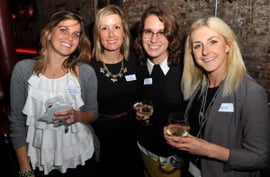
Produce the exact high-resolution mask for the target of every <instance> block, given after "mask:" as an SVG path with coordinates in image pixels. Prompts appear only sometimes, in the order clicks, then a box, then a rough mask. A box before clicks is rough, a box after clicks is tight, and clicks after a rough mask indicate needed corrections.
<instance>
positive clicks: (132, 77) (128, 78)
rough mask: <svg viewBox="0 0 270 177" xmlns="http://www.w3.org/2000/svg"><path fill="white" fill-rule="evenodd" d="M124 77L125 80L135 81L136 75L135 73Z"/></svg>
mask: <svg viewBox="0 0 270 177" xmlns="http://www.w3.org/2000/svg"><path fill="white" fill-rule="evenodd" d="M125 78H126V81H135V80H136V75H135V74H130V75H126V76H125Z"/></svg>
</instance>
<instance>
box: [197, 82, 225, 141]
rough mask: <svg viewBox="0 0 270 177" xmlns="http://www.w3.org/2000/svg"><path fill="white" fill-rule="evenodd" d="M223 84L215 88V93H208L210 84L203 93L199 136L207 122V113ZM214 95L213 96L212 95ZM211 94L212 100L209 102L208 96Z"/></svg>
mask: <svg viewBox="0 0 270 177" xmlns="http://www.w3.org/2000/svg"><path fill="white" fill-rule="evenodd" d="M220 88H221V86H220V85H219V86H218V88H217V90H215V93H214V94H213V95H212V94H209V93H208V86H207V89H206V90H205V91H204V93H203V95H202V100H201V107H200V111H199V127H200V128H199V132H198V134H197V136H200V135H201V133H202V129H203V127H204V125H205V123H206V117H205V115H206V114H207V112H208V111H209V110H210V108H211V106H212V104H213V102H214V100H215V98H216V96H217V94H218V92H219V90H220ZM211 95H212V96H211ZM209 96H211V97H212V98H211V100H210V102H209V103H207V97H209Z"/></svg>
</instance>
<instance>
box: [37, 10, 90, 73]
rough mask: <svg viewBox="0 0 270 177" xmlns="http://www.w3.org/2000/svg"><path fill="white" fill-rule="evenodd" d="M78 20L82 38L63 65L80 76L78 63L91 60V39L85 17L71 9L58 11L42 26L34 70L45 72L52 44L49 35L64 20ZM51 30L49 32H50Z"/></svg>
mask: <svg viewBox="0 0 270 177" xmlns="http://www.w3.org/2000/svg"><path fill="white" fill-rule="evenodd" d="M69 19H71V20H76V21H78V22H79V24H80V26H81V31H80V39H79V46H78V48H77V49H76V50H75V51H74V52H73V53H72V54H71V55H70V56H69V57H68V58H67V59H66V60H65V61H64V63H63V66H64V67H65V68H68V69H70V70H71V71H72V72H73V73H75V75H76V76H78V74H79V73H78V71H76V65H77V64H78V62H87V61H88V60H89V54H90V52H91V50H90V45H91V44H90V41H89V38H88V35H87V34H86V31H85V24H84V21H83V18H82V17H81V16H80V15H78V14H77V13H75V12H71V11H58V12H56V13H54V14H53V15H52V16H51V17H50V18H49V21H48V23H47V24H46V25H45V27H43V28H42V30H41V33H40V36H41V37H40V44H41V49H40V56H39V57H38V60H37V62H36V64H35V67H34V72H35V73H36V74H37V75H39V74H40V73H42V72H44V71H45V69H46V67H47V63H48V46H49V45H50V42H49V38H48V35H49V33H50V32H51V31H52V30H53V28H54V27H56V26H57V25H58V24H59V23H60V22H62V21H64V20H69ZM48 31H49V33H48Z"/></svg>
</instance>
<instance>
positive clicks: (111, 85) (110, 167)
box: [90, 56, 143, 177]
mask: <svg viewBox="0 0 270 177" xmlns="http://www.w3.org/2000/svg"><path fill="white" fill-rule="evenodd" d="M90 65H91V66H92V67H93V68H94V69H95V71H96V75H97V80H98V105H99V115H100V116H99V118H98V119H97V120H96V121H95V122H94V123H93V124H92V125H93V128H94V130H95V132H96V134H97V136H98V137H99V140H100V146H101V153H100V162H99V163H98V166H97V167H96V171H95V173H96V175H97V176H119V177H122V176H126V174H130V177H140V176H143V164H142V162H141V159H140V154H139V151H138V147H137V144H136V141H137V138H136V136H137V131H136V129H135V127H136V126H135V125H136V124H137V123H138V122H137V120H136V119H135V112H134V110H133V104H134V103H135V102H137V101H138V99H137V97H138V88H137V86H138V84H137V76H136V69H137V64H136V58H135V57H133V56H130V57H129V59H128V60H124V65H123V66H122V62H119V63H116V64H106V65H105V67H107V68H105V71H104V64H103V63H102V62H98V61H96V60H95V59H92V60H91V62H90ZM123 67H124V70H122V71H123V72H120V71H121V68H123ZM106 69H107V70H106ZM108 71H109V72H110V74H108ZM122 74H123V75H122ZM109 75H111V76H112V75H114V76H115V78H113V77H110V76H109ZM108 76H109V77H108ZM116 76H117V77H116ZM123 112H128V114H127V115H123V116H120V117H117V118H112V119H111V118H108V117H106V116H109V117H110V116H111V115H112V116H113V115H116V114H119V113H123ZM127 162H132V164H133V165H130V163H127ZM119 166H121V168H120V171H119ZM130 172H132V174H131V173H130Z"/></svg>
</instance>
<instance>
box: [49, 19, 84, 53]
mask: <svg viewBox="0 0 270 177" xmlns="http://www.w3.org/2000/svg"><path fill="white" fill-rule="evenodd" d="M80 31H81V26H80V23H79V22H78V21H76V20H70V19H68V20H63V21H61V22H60V23H59V24H58V25H57V26H55V27H54V28H53V29H52V31H50V32H47V33H48V39H49V41H50V45H49V49H50V50H51V51H52V52H54V53H55V54H56V55H59V56H62V57H67V56H69V55H71V54H72V53H73V52H74V51H75V50H76V49H77V47H78V45H79V40H80Z"/></svg>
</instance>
